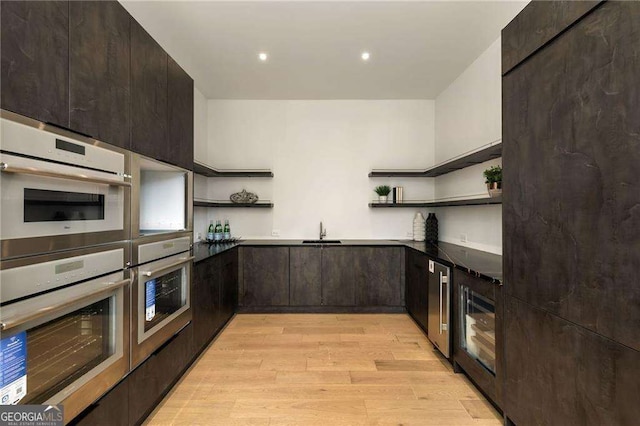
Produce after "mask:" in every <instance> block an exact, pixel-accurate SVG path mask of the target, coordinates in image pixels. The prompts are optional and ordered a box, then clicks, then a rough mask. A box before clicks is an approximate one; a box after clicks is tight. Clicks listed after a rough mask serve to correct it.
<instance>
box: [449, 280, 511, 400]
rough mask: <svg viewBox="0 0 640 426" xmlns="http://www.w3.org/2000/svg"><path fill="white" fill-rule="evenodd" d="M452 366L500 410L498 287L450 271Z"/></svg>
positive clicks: (501, 313)
mask: <svg viewBox="0 0 640 426" xmlns="http://www.w3.org/2000/svg"><path fill="white" fill-rule="evenodd" d="M453 284H454V291H453V310H452V312H453V315H452V318H451V323H452V331H453V332H452V333H451V335H452V338H453V365H454V370H455V371H456V372H460V371H461V370H462V371H464V372H465V373H466V374H467V376H469V377H470V378H471V380H472V381H473V382H474V383H475V384H476V385H477V386H478V387H479V388H480V390H481V391H482V392H483V393H484V394H485V395H486V396H487V397H488V398H489V399H490V400H491V401H492V402H493V403H494V404H495V405H496V406H498V407H500V408H501V407H502V406H503V405H502V400H503V395H502V393H503V380H504V374H505V373H504V356H503V355H504V352H503V351H504V338H503V328H502V327H503V317H504V304H503V298H502V288H501V286H499V285H498V284H494V283H492V282H491V281H487V280H485V279H482V278H478V277H475V276H472V275H470V274H468V273H466V272H463V271H460V270H458V269H453Z"/></svg>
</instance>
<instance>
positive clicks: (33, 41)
mask: <svg viewBox="0 0 640 426" xmlns="http://www.w3.org/2000/svg"><path fill="white" fill-rule="evenodd" d="M0 15H2V17H1V19H0V20H1V22H0V26H1V34H2V36H1V37H0V38H1V42H0V44H1V46H0V50H1V56H2V72H1V78H0V80H1V81H2V87H1V88H0V92H1V95H0V98H1V101H0V102H1V104H2V108H3V109H6V110H9V111H13V112H16V113H18V114H22V115H25V116H27V117H31V118H34V119H36V120H40V121H44V122H49V123H53V124H56V125H59V126H63V127H68V126H69V2H67V1H2V2H0Z"/></svg>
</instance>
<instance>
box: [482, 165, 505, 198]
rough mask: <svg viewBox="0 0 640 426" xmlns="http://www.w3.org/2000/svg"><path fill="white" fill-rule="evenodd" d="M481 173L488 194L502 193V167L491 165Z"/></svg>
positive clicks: (496, 195)
mask: <svg viewBox="0 0 640 426" xmlns="http://www.w3.org/2000/svg"><path fill="white" fill-rule="evenodd" d="M483 174H484V178H485V183H486V184H487V190H488V191H489V196H491V197H498V196H500V195H502V167H501V166H491V167H489V168H488V169H487V170H485V171H484V173H483Z"/></svg>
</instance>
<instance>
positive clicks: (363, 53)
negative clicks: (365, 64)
mask: <svg viewBox="0 0 640 426" xmlns="http://www.w3.org/2000/svg"><path fill="white" fill-rule="evenodd" d="M360 57H361V58H362V60H363V61H368V60H369V58H370V57H371V55H370V54H369V52H362V55H360Z"/></svg>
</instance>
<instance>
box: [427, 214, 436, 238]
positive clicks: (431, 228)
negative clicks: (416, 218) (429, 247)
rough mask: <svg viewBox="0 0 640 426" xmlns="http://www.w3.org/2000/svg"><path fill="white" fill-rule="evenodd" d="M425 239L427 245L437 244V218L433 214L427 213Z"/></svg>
mask: <svg viewBox="0 0 640 426" xmlns="http://www.w3.org/2000/svg"><path fill="white" fill-rule="evenodd" d="M425 225H426V226H425V239H426V241H427V242H428V243H437V242H438V218H436V214H435V213H429V216H427V220H426V224H425Z"/></svg>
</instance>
